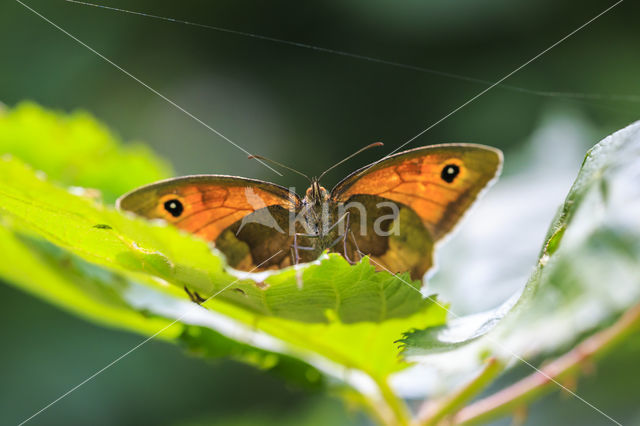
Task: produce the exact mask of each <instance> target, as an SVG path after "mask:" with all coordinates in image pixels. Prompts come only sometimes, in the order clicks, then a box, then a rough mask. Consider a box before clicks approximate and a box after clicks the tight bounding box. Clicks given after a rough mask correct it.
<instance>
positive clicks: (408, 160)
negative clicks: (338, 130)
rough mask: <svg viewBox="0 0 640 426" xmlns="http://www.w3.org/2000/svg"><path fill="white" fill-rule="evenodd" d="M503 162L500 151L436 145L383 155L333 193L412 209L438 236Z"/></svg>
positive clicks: (341, 199)
mask: <svg viewBox="0 0 640 426" xmlns="http://www.w3.org/2000/svg"><path fill="white" fill-rule="evenodd" d="M501 162H502V157H501V153H500V152H499V151H498V150H495V149H493V148H488V147H480V146H477V145H465V144H455V145H438V146H436V147H425V148H418V149H415V150H410V151H406V152H404V153H400V154H396V155H394V156H392V157H390V158H387V159H383V160H381V161H380V162H378V163H374V164H373V165H372V166H369V167H367V168H365V169H361V170H360V171H357V172H355V173H354V174H352V175H351V176H349V177H347V178H346V179H345V180H343V181H342V182H341V183H339V184H338V185H337V186H336V187H335V188H334V190H333V191H332V196H333V197H334V200H336V201H338V202H345V201H346V200H348V199H349V197H351V196H352V195H356V194H371V195H377V196H380V197H384V198H386V199H389V200H392V201H395V202H398V203H402V204H404V205H406V206H409V207H411V208H412V209H413V210H414V211H415V212H416V214H418V216H419V217H420V218H421V219H422V222H423V223H424V225H425V227H426V228H427V229H428V230H429V232H430V234H431V235H432V236H433V238H434V240H437V239H439V238H441V237H442V236H443V235H445V234H446V233H447V232H449V231H450V230H451V229H452V228H453V226H454V225H455V224H456V223H457V222H458V220H459V219H460V217H461V216H462V214H463V213H464V212H465V211H466V210H467V208H468V207H469V206H470V205H471V204H472V203H473V201H474V200H475V199H476V197H477V195H478V193H479V192H480V191H481V190H482V188H484V187H485V186H486V185H487V183H488V182H489V181H490V180H491V179H493V178H494V177H495V176H496V174H497V172H498V170H499V168H500V164H501Z"/></svg>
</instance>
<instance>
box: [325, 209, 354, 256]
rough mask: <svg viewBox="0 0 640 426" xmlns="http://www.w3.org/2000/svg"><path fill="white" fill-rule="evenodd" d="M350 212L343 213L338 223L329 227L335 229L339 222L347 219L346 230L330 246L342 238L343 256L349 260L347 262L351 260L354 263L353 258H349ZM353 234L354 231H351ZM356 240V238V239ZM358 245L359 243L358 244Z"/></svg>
mask: <svg viewBox="0 0 640 426" xmlns="http://www.w3.org/2000/svg"><path fill="white" fill-rule="evenodd" d="M349 213H350V212H346V213H345V214H343V215H342V217H340V219H338V220H336V223H334V224H333V225H331V228H329V230H331V229H333V228H334V227H335V226H336V225H337V224H339V223H340V222H342V221H343V220H344V221H345V231H344V234H343V235H340V236H339V237H338V238H336V240H335V241H334V242H332V243H331V246H330V247H333V246H334V245H336V244H337V243H338V242H339V241H340V240H342V253H343V257H344V258H345V259H346V260H347V262H349V263H350V264H352V265H354V264H355V263H356V262H355V261H353V260H351V259H350V258H349V255H348V254H347V236H348V235H349V232H350V230H349V217H350V216H349ZM351 236H353V232H351ZM354 242H355V239H354ZM356 246H357V244H356Z"/></svg>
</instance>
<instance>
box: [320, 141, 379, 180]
mask: <svg viewBox="0 0 640 426" xmlns="http://www.w3.org/2000/svg"><path fill="white" fill-rule="evenodd" d="M382 145H384V144H383V143H382V142H374V143H372V144H369V145H367V146H365V147H363V148H360V149H359V150H357V151H356V152H354V153H353V154H351V155H350V156H348V157H346V158H343V159H342V160H340V161H338V162H337V163H336V164H334V165H333V166H331V167H329V168H328V169H327V170H325V171H324V172H322V174H321V175H320V176H319V177H318V180H320V179H322V176H324V175H326V174H327V172H329V171H331V170H333V169H335V168H336V167H338V166H339V165H340V164H342V163H344V162H345V161H347V160H350V159H352V158H353V157H355V156H356V155H358V154H360V153H361V152H362V151H366V150H367V149H369V148H373V147H374V146H382Z"/></svg>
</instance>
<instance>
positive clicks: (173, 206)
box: [169, 201, 178, 210]
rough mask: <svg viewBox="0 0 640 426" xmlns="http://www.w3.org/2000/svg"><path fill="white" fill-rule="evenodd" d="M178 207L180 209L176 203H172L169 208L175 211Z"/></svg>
mask: <svg viewBox="0 0 640 426" xmlns="http://www.w3.org/2000/svg"><path fill="white" fill-rule="evenodd" d="M176 207H178V206H177V205H176V203H175V202H174V201H172V202H171V203H169V208H170V209H172V210H173V209H175V208H176Z"/></svg>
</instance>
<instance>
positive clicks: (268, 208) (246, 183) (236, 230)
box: [117, 175, 300, 269]
mask: <svg viewBox="0 0 640 426" xmlns="http://www.w3.org/2000/svg"><path fill="white" fill-rule="evenodd" d="M299 205H300V199H299V197H298V196H297V195H296V194H294V193H292V192H289V190H287V189H286V188H283V187H281V186H278V185H275V184H271V183H268V182H262V181H259V180H254V179H245V178H239V177H235V176H223V175H197V176H185V177H179V178H174V179H167V180H164V181H160V182H156V183H152V184H150V185H146V186H143V187H141V188H138V189H136V190H133V191H131V192H129V193H128V194H125V195H123V196H122V197H120V198H119V199H118V201H117V206H118V208H120V209H122V210H127V211H131V212H133V213H136V214H138V215H140V216H143V217H146V218H149V219H164V220H166V221H167V222H169V223H172V224H173V225H175V226H177V227H178V228H180V229H183V230H185V231H187V232H190V233H192V234H195V235H197V236H199V237H201V238H203V239H205V240H206V241H210V242H215V244H216V246H217V247H218V248H219V249H220V250H221V251H222V252H223V253H225V255H226V256H227V260H228V261H229V264H230V265H231V266H233V267H236V268H239V269H250V268H251V267H253V266H257V265H260V264H261V263H262V262H265V261H268V262H267V264H266V265H263V266H265V267H269V266H274V265H278V262H281V261H282V260H283V259H284V257H285V256H288V255H289V247H288V239H289V236H288V234H287V233H286V231H287V228H286V226H287V223H288V221H287V219H288V212H289V211H295V210H296V209H297V208H298V207H299ZM232 228H233V232H231V230H232ZM278 231H282V232H278ZM274 232H275V233H277V234H282V235H281V236H280V237H279V239H278V238H275V237H276V235H273V233H274ZM243 237H244V240H243ZM279 250H282V253H281V254H279V255H278V251H279ZM274 255H275V256H274ZM270 257H272V258H271V259H270Z"/></svg>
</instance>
